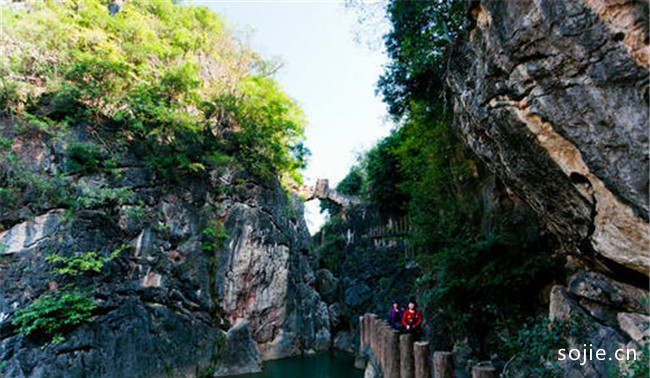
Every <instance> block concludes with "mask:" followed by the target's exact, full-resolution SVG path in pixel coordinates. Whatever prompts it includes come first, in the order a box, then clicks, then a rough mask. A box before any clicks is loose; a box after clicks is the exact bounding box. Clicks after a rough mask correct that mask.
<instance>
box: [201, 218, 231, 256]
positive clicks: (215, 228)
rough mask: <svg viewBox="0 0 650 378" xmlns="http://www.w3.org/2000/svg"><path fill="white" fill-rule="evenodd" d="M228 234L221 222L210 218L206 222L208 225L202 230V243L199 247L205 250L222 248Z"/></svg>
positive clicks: (212, 250) (210, 250)
mask: <svg viewBox="0 0 650 378" xmlns="http://www.w3.org/2000/svg"><path fill="white" fill-rule="evenodd" d="M228 237H229V235H228V232H227V231H226V228H225V227H224V226H223V222H222V221H219V220H216V219H212V220H210V221H209V222H208V226H207V227H206V228H205V229H204V230H203V239H204V240H203V244H202V246H201V248H202V249H203V250H204V251H206V252H218V251H219V250H220V249H221V248H223V245H224V244H223V243H224V242H225V241H226V239H228Z"/></svg>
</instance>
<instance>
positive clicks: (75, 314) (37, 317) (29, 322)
mask: <svg viewBox="0 0 650 378" xmlns="http://www.w3.org/2000/svg"><path fill="white" fill-rule="evenodd" d="M95 308H97V304H95V299H94V298H93V297H92V296H90V295H88V294H87V293H84V292H82V291H79V290H74V291H70V292H60V293H47V294H43V295H42V296H41V297H40V298H39V299H37V300H36V301H34V302H32V303H30V304H29V306H27V307H25V308H22V309H19V310H18V311H16V313H15V317H14V319H13V321H12V324H13V325H14V326H17V327H18V331H19V332H20V333H22V334H23V335H26V336H36V335H38V336H45V337H46V338H49V339H51V341H52V343H53V344H60V343H61V342H63V341H64V340H65V339H64V337H63V333H64V332H65V331H67V330H69V329H71V328H73V327H76V326H78V325H79V324H81V323H83V322H86V321H88V320H89V319H90V318H91V317H92V313H93V311H94V310H95Z"/></svg>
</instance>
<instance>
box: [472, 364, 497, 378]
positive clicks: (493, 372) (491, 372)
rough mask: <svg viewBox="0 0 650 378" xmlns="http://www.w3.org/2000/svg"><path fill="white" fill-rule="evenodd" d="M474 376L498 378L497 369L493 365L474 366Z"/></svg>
mask: <svg viewBox="0 0 650 378" xmlns="http://www.w3.org/2000/svg"><path fill="white" fill-rule="evenodd" d="M472 378H497V369H495V368H494V367H493V366H478V365H477V366H474V367H473V368H472Z"/></svg>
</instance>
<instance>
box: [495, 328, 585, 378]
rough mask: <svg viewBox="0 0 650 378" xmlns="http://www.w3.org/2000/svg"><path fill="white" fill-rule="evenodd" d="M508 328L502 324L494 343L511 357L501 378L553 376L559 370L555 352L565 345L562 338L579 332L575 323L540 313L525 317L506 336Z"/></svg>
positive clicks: (543, 377)
mask: <svg viewBox="0 0 650 378" xmlns="http://www.w3.org/2000/svg"><path fill="white" fill-rule="evenodd" d="M509 328H511V327H503V328H502V333H503V334H504V337H503V338H502V340H505V342H501V343H499V345H498V348H499V349H501V350H503V352H505V354H506V355H509V356H511V358H510V360H509V361H508V363H507V365H506V366H505V368H504V373H503V375H502V376H503V377H504V378H510V377H522V376H523V377H538V378H555V377H558V376H560V375H561V373H562V371H561V369H560V367H559V366H558V364H557V362H555V361H556V360H557V351H558V349H560V348H566V347H567V346H566V341H565V337H568V336H573V337H577V336H579V335H580V333H581V329H580V326H579V323H578V322H577V321H575V320H573V321H568V322H551V321H550V320H549V319H548V318H546V317H543V316H540V317H537V318H528V319H526V322H525V323H523V325H522V326H521V328H520V329H519V330H518V331H517V332H516V333H514V334H512V335H510V333H509V332H510V331H509Z"/></svg>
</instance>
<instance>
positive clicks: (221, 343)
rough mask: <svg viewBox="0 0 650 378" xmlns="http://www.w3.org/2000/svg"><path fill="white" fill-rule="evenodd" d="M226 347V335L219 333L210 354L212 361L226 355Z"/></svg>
mask: <svg viewBox="0 0 650 378" xmlns="http://www.w3.org/2000/svg"><path fill="white" fill-rule="evenodd" d="M227 348H228V345H227V344H226V334H225V333H223V332H219V333H218V334H217V337H216V338H215V339H214V352H212V360H213V361H218V360H220V359H221V358H223V357H224V356H225V355H226V351H227Z"/></svg>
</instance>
